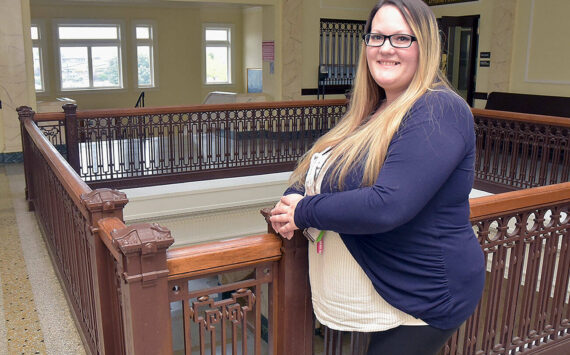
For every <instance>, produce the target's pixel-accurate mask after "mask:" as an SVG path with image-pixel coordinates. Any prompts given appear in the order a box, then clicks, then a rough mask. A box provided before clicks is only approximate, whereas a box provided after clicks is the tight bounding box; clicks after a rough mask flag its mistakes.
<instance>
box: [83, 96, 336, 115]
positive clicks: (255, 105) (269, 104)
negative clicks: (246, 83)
mask: <svg viewBox="0 0 570 355" xmlns="http://www.w3.org/2000/svg"><path fill="white" fill-rule="evenodd" d="M346 103H347V100H346V99H334V100H304V101H303V100H300V101H264V102H244V103H236V104H215V105H193V106H162V107H137V108H128V109H127V108H125V109H112V110H108V109H107V110H106V109H103V110H100V109H97V110H83V111H77V117H78V118H95V117H119V116H139V115H140V116H142V115H156V114H169V113H188V112H203V111H226V110H228V107H231V109H232V110H233V109H235V110H247V109H264V108H266V109H280V108H291V107H298V106H319V107H321V106H325V107H326V106H331V105H342V104H346Z"/></svg>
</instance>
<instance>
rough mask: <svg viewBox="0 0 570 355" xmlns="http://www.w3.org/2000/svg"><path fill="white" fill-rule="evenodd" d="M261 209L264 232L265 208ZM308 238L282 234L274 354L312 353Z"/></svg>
mask: <svg viewBox="0 0 570 355" xmlns="http://www.w3.org/2000/svg"><path fill="white" fill-rule="evenodd" d="M270 210H271V209H263V210H262V211H261V214H263V215H264V216H265V219H266V221H267V222H268V223H267V231H268V233H275V231H274V230H273V228H272V227H271V223H269V219H268V217H269V211H270ZM308 243H309V242H308V240H307V239H306V238H305V237H304V236H303V234H302V233H301V232H300V231H297V232H295V236H294V237H293V238H292V239H291V240H287V239H285V238H283V245H282V247H281V253H282V256H281V260H280V261H279V272H278V280H277V290H278V292H279V294H278V301H277V302H278V306H277V331H276V334H274V337H275V340H276V342H277V354H278V355H290V354H298V355H301V354H303V355H304V354H312V353H313V334H314V323H313V304H312V301H311V289H310V286H309V257H308Z"/></svg>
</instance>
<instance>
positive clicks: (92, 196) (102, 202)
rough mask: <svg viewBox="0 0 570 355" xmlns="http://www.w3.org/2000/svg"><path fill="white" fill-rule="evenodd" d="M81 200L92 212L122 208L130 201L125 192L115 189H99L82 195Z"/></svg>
mask: <svg viewBox="0 0 570 355" xmlns="http://www.w3.org/2000/svg"><path fill="white" fill-rule="evenodd" d="M81 202H82V203H83V205H84V206H85V207H86V208H87V209H88V210H89V211H91V212H95V211H110V210H114V209H117V208H122V207H123V206H125V205H126V204H127V202H129V200H128V199H127V195H126V194H125V193H124V192H121V191H118V190H113V189H97V190H93V191H91V192H89V193H85V194H82V195H81Z"/></svg>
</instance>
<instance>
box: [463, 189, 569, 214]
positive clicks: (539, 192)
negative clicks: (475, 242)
mask: <svg viewBox="0 0 570 355" xmlns="http://www.w3.org/2000/svg"><path fill="white" fill-rule="evenodd" d="M563 201H568V202H570V182H566V183H561V184H555V185H548V186H540V187H534V188H531V189H524V190H518V191H511V192H504V193H501V194H497V195H491V196H483V197H477V198H472V199H470V200H469V203H470V206H471V216H470V218H471V220H478V219H483V218H488V217H492V216H494V215H499V214H505V213H509V212H510V211H516V210H521V209H525V208H531V207H532V208H534V207H536V208H540V207H541V206H547V205H552V204H555V203H560V202H563Z"/></svg>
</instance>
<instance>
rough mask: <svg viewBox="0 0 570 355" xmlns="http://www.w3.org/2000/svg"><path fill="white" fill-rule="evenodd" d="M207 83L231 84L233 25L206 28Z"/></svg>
mask: <svg viewBox="0 0 570 355" xmlns="http://www.w3.org/2000/svg"><path fill="white" fill-rule="evenodd" d="M204 49H205V50H204V53H205V64H206V80H205V82H206V84H231V82H232V71H231V62H232V61H231V27H230V26H206V27H205V28H204Z"/></svg>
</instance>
